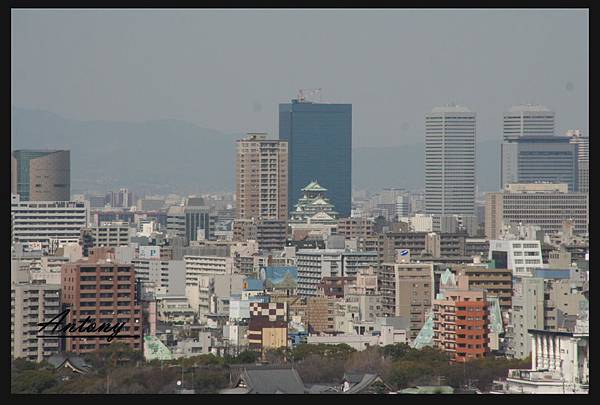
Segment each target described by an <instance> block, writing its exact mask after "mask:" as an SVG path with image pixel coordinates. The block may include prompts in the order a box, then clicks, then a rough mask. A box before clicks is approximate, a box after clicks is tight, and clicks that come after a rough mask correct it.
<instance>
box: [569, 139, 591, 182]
mask: <svg viewBox="0 0 600 405" xmlns="http://www.w3.org/2000/svg"><path fill="white" fill-rule="evenodd" d="M565 135H566V136H567V137H568V138H569V142H571V143H572V144H575V145H577V186H578V191H579V192H580V193H587V192H589V187H590V137H589V136H586V135H584V134H583V131H582V130H580V129H570V130H568V131H567V133H566V134H565Z"/></svg>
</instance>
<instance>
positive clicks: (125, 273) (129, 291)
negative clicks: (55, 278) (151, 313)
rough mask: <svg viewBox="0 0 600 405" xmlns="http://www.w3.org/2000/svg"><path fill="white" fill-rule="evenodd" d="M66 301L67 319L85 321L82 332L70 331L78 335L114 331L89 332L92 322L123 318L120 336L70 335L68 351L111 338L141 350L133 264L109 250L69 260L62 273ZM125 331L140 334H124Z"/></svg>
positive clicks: (90, 348)
mask: <svg viewBox="0 0 600 405" xmlns="http://www.w3.org/2000/svg"><path fill="white" fill-rule="evenodd" d="M61 279H62V280H61V285H62V297H63V304H64V305H65V307H66V308H69V309H70V312H69V315H68V317H67V322H76V323H77V326H80V325H81V322H80V321H83V320H84V319H86V318H87V317H88V316H89V317H90V321H89V322H87V323H85V324H84V325H83V328H82V329H83V330H84V331H83V332H79V331H78V332H67V335H68V334H77V335H82V336H85V335H103V336H104V335H105V336H107V337H108V336H110V335H111V334H112V332H104V331H103V332H93V331H90V332H86V331H85V330H86V328H88V327H89V326H90V325H91V324H92V322H94V323H95V328H99V327H100V326H101V324H102V323H110V326H111V327H112V326H115V325H116V324H117V323H122V322H124V325H123V327H122V329H121V330H120V332H119V334H118V335H117V337H115V338H114V339H113V340H112V341H111V342H108V341H107V339H106V338H104V337H90V338H67V339H66V351H68V352H75V353H78V354H80V353H87V352H92V351H95V350H98V349H100V348H102V347H105V346H108V345H109V344H111V343H112V342H120V343H125V344H127V345H128V346H130V347H131V348H132V349H135V350H142V330H143V329H142V308H141V306H140V305H138V304H137V303H136V290H135V289H136V282H135V272H134V269H133V266H132V265H130V264H118V263H116V262H115V261H114V255H112V254H111V253H110V251H107V250H98V251H97V252H95V253H92V254H91V255H90V257H89V258H84V259H83V260H80V261H78V262H75V263H67V264H65V265H63V267H62V274H61ZM122 335H138V336H137V337H127V338H122V337H120V336H122Z"/></svg>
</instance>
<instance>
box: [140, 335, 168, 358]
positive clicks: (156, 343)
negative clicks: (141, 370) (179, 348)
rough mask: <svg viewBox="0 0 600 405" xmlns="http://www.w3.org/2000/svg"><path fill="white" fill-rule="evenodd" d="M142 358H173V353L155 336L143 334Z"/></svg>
mask: <svg viewBox="0 0 600 405" xmlns="http://www.w3.org/2000/svg"><path fill="white" fill-rule="evenodd" d="M144 358H145V359H146V361H152V360H173V354H172V353H171V351H170V350H169V348H168V347H167V346H165V344H164V343H163V342H161V341H160V339H158V338H157V337H156V336H144Z"/></svg>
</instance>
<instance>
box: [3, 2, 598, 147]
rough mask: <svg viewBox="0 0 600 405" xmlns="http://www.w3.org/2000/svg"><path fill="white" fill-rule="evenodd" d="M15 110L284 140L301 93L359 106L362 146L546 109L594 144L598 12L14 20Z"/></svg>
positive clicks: (103, 15) (356, 120) (208, 13)
mask: <svg viewBox="0 0 600 405" xmlns="http://www.w3.org/2000/svg"><path fill="white" fill-rule="evenodd" d="M11 22H12V49H11V56H12V60H11V67H12V104H13V105H14V106H17V107H26V108H36V109H42V110H48V111H51V112H55V113H58V114H60V115H63V116H65V117H68V118H75V119H81V120H119V121H144V120H150V119H164V118H175V119H182V120H186V121H190V122H193V123H195V124H198V125H200V126H203V127H207V128H212V129H217V130H220V131H224V132H232V133H233V132H236V133H237V132H247V131H267V132H270V133H273V134H277V122H278V118H277V111H278V107H277V104H278V103H281V102H288V101H289V100H290V99H291V98H293V97H295V95H296V94H297V91H298V89H300V88H319V87H320V88H322V89H323V91H322V99H323V101H324V102H325V101H326V102H344V103H352V105H353V133H354V146H365V145H369V144H372V145H376V146H382V145H402V144H410V143H415V142H420V141H422V140H423V137H424V135H423V133H424V114H425V113H427V112H428V111H429V110H430V109H431V108H432V107H434V106H436V105H442V104H446V103H449V102H455V103H458V104H463V105H466V106H468V107H469V108H471V109H472V110H473V111H475V112H476V113H477V125H478V127H477V137H478V139H479V140H491V139H500V138H501V122H502V113H503V111H504V110H506V109H507V108H509V107H510V106H511V105H514V104H519V103H528V102H533V103H540V104H544V105H546V106H548V107H550V108H551V109H553V110H554V111H556V115H557V130H558V131H559V132H561V133H562V132H564V131H565V130H566V129H569V128H581V129H583V130H584V131H585V132H586V133H587V130H588V94H589V92H588V83H589V82H588V72H589V70H588V63H589V62H588V61H589V59H588V33H589V22H588V12H587V10H515V11H512V10H459V9H457V10H402V9H400V10H202V9H196V10H13V12H12V18H11Z"/></svg>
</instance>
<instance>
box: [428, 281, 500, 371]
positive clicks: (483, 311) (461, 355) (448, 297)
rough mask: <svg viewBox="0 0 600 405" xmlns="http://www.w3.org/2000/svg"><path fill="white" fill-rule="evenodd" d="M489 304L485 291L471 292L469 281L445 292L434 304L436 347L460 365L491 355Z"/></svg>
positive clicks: (460, 282)
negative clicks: (451, 356)
mask: <svg viewBox="0 0 600 405" xmlns="http://www.w3.org/2000/svg"><path fill="white" fill-rule="evenodd" d="M488 327H489V319H488V304H487V300H486V293H485V291H484V290H474V289H472V290H469V287H468V278H466V277H459V278H458V285H457V287H451V288H446V289H444V290H443V291H442V292H441V293H440V294H438V296H437V298H436V299H435V300H434V301H433V342H434V346H435V347H437V348H439V349H441V350H444V351H446V352H449V353H452V355H453V360H454V361H456V362H466V361H469V360H472V359H476V358H481V357H484V356H486V355H487V354H488V353H489V337H488Z"/></svg>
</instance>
